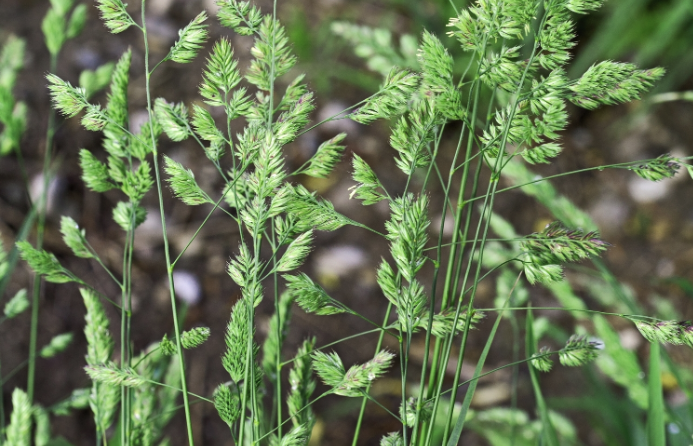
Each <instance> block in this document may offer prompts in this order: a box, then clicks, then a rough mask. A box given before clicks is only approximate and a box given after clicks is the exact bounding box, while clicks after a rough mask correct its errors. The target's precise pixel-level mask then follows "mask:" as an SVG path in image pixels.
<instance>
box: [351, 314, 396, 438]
mask: <svg viewBox="0 0 693 446" xmlns="http://www.w3.org/2000/svg"><path fill="white" fill-rule="evenodd" d="M391 311H392V303H391V302H390V303H388V304H387V311H385V317H384V318H383V327H385V326H386V325H387V321H388V320H389V319H390V312H391ZM384 337H385V331H384V330H383V331H381V332H380V335H379V336H378V343H377V344H376V346H375V351H376V353H377V352H379V351H380V348H381V347H382V345H383V338H384ZM370 389H371V385H370V383H369V384H368V387H366V390H365V392H366V393H368V392H369V391H370ZM366 403H368V398H367V397H363V399H362V400H361V409H360V410H359V416H358V418H357V419H356V428H354V438H353V440H352V441H351V446H356V443H357V442H358V440H359V433H360V432H361V423H362V422H363V416H364V414H365V413H366Z"/></svg>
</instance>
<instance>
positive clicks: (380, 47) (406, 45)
mask: <svg viewBox="0 0 693 446" xmlns="http://www.w3.org/2000/svg"><path fill="white" fill-rule="evenodd" d="M330 29H331V30H332V32H333V33H334V34H336V35H338V36H340V37H342V38H344V39H345V40H347V41H348V42H349V43H351V44H352V45H353V46H354V53H356V55H357V56H359V57H362V58H364V59H366V65H367V66H368V68H370V69H371V70H373V71H377V72H379V73H380V74H382V75H383V76H385V75H386V74H387V73H388V72H389V71H390V69H391V68H392V66H393V65H396V66H400V67H404V68H412V69H415V68H416V37H414V36H412V35H411V34H402V36H401V37H400V40H399V48H395V45H394V44H393V42H392V33H391V32H390V30H388V29H385V28H369V27H367V26H358V25H354V24H352V23H348V22H332V25H331V26H330Z"/></svg>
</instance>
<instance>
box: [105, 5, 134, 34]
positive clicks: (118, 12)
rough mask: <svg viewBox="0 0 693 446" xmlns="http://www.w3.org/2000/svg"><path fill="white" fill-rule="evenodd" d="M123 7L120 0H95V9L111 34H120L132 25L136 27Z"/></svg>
mask: <svg viewBox="0 0 693 446" xmlns="http://www.w3.org/2000/svg"><path fill="white" fill-rule="evenodd" d="M125 6H126V5H125V4H124V3H123V2H122V1H121V0H97V6H96V7H97V8H98V9H99V11H100V12H101V19H102V20H103V21H104V24H105V25H106V28H108V29H109V30H110V31H111V32H112V33H113V34H118V33H121V32H123V31H125V30H126V29H128V28H129V27H130V26H132V25H135V26H137V25H136V24H135V22H134V21H133V20H132V17H130V14H128V13H127V11H126V10H125Z"/></svg>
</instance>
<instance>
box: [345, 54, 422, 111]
mask: <svg viewBox="0 0 693 446" xmlns="http://www.w3.org/2000/svg"><path fill="white" fill-rule="evenodd" d="M419 81H420V77H419V75H417V74H416V73H412V72H410V71H407V70H404V69H399V68H393V69H392V70H390V72H389V73H388V75H387V77H386V78H385V82H384V83H383V85H382V87H381V88H380V90H379V91H378V93H377V94H376V95H374V96H371V97H370V98H368V99H366V101H365V104H364V105H362V106H361V107H359V108H358V109H356V110H355V111H354V112H353V113H351V114H350V115H349V118H351V119H353V120H354V121H356V122H359V123H361V124H370V123H371V122H373V121H375V120H377V119H390V118H392V117H394V116H398V115H400V114H402V112H403V111H404V108H405V105H406V104H407V102H408V101H409V100H410V99H411V97H412V95H414V93H415V92H416V90H417V89H418V87H419Z"/></svg>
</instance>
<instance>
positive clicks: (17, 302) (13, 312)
mask: <svg viewBox="0 0 693 446" xmlns="http://www.w3.org/2000/svg"><path fill="white" fill-rule="evenodd" d="M30 306H31V304H30V303H29V299H28V298H27V297H26V289H24V288H22V289H21V290H19V291H17V292H16V293H15V295H14V296H12V298H11V299H10V300H8V301H7V303H6V304H5V308H4V309H3V313H4V314H5V317H6V318H7V319H12V318H14V317H17V316H19V315H20V314H22V313H24V312H25V311H26V310H27V309H28V308H29V307H30Z"/></svg>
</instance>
